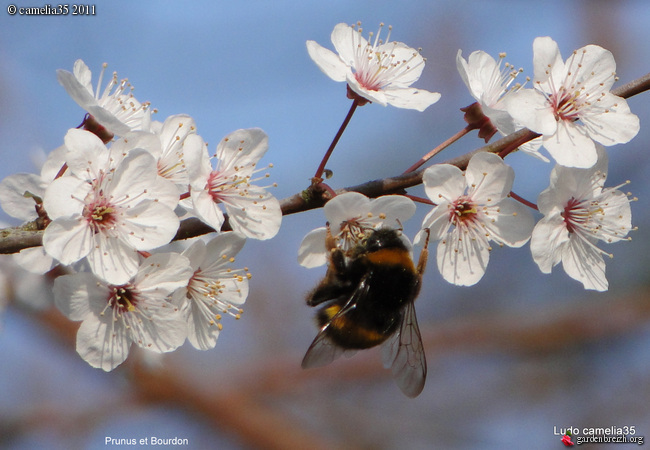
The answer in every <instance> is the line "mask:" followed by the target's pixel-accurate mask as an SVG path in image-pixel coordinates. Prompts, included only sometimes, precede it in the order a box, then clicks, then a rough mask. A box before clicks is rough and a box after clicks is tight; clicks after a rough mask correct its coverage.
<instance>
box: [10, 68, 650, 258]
mask: <svg viewBox="0 0 650 450" xmlns="http://www.w3.org/2000/svg"><path fill="white" fill-rule="evenodd" d="M649 89H650V73H648V74H646V75H644V76H642V77H641V78H638V79H636V80H633V81H631V82H629V83H627V84H625V85H623V86H620V87H618V88H616V89H613V90H612V93H613V94H615V95H618V96H620V97H623V98H630V97H632V96H634V95H637V94H640V93H642V92H645V91H647V90H649ZM535 137H537V134H536V133H533V132H532V131H530V130H528V129H526V128H524V129H521V130H519V131H517V132H515V133H512V134H510V135H508V136H506V137H504V138H502V139H499V140H498V141H495V142H493V143H492V144H488V145H485V146H483V147H480V148H478V149H476V150H474V151H472V152H469V153H467V154H465V155H462V156H459V157H457V158H454V159H451V160H448V161H445V163H446V164H453V165H455V166H457V167H459V168H461V169H465V168H466V167H467V163H468V162H469V160H470V159H471V157H472V156H474V155H475V154H476V153H479V152H492V153H499V152H500V151H502V150H504V149H506V148H510V147H511V146H512V145H513V144H514V143H517V144H518V145H521V144H522V143H525V142H527V141H529V140H531V139H534V138H535ZM423 172H424V169H420V170H417V171H414V172H409V173H404V174H402V175H397V176H394V177H388V178H383V179H379V180H373V181H368V182H366V183H362V184H359V185H356V186H350V187H347V188H343V189H338V190H336V191H335V192H336V193H337V194H341V193H343V192H350V191H354V192H360V193H362V194H364V195H366V196H368V197H378V196H380V195H386V194H395V193H403V192H404V190H405V189H407V188H410V187H413V186H416V185H418V184H421V183H422V174H423ZM326 202H327V198H323V197H314V196H309V195H305V193H304V192H302V193H299V194H295V195H292V196H290V197H287V198H284V199H282V200H280V206H281V208H282V214H283V215H289V214H295V213H298V212H303V211H308V210H310V209H315V208H320V207H322V206H323V205H325V203H326ZM230 229H231V228H230V225H229V224H228V222H227V221H226V223H224V226H222V228H221V230H222V231H227V230H230ZM212 231H214V230H213V229H212V228H210V227H208V226H207V225H205V224H203V223H201V222H200V221H199V220H198V219H188V220H184V221H183V222H182V223H181V225H180V227H179V229H178V233H177V234H176V237H175V238H174V239H175V240H177V239H188V238H191V237H196V236H201V235H203V234H206V233H209V232H212ZM42 234H43V233H42V231H25V230H24V227H20V228H7V229H4V230H0V254H6V253H16V252H18V251H20V250H22V249H24V248H29V247H36V246H39V245H42Z"/></svg>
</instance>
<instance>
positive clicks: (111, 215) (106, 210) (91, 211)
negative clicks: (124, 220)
mask: <svg viewBox="0 0 650 450" xmlns="http://www.w3.org/2000/svg"><path fill="white" fill-rule="evenodd" d="M84 217H85V218H86V221H87V222H88V224H89V226H90V228H91V229H92V230H93V232H94V233H100V232H103V231H106V230H109V229H112V228H114V227H115V224H116V223H117V212H116V209H115V208H114V207H113V206H112V205H111V204H110V203H109V202H108V201H107V200H106V199H105V198H103V197H101V198H100V199H99V200H97V201H95V202H93V203H91V204H89V205H87V206H86V207H85V208H84Z"/></svg>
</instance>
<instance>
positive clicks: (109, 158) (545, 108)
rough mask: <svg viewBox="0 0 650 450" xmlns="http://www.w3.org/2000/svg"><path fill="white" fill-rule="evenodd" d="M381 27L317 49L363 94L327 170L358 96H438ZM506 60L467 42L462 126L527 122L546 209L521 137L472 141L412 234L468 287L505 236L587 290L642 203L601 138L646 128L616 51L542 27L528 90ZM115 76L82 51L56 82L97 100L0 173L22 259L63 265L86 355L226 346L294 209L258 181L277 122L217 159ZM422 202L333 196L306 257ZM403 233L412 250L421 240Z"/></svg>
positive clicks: (356, 237) (449, 275)
mask: <svg viewBox="0 0 650 450" xmlns="http://www.w3.org/2000/svg"><path fill="white" fill-rule="evenodd" d="M382 30H383V24H382V25H381V26H380V29H379V32H377V34H376V36H375V35H373V34H372V33H370V37H369V39H365V38H364V37H363V36H362V34H363V33H362V31H363V30H362V28H361V26H360V23H358V24H355V25H353V26H350V25H347V24H338V25H336V26H335V28H334V30H333V32H332V34H331V39H332V43H333V45H334V48H335V50H336V53H335V52H333V51H331V50H329V49H326V48H325V47H322V46H321V45H319V44H317V43H316V42H314V41H307V43H306V47H307V53H308V54H309V56H310V57H311V58H312V59H313V61H314V62H315V63H316V65H317V66H318V68H319V69H320V70H321V71H322V72H323V73H325V74H326V75H327V76H329V77H330V78H331V79H333V80H334V81H337V82H345V83H346V85H347V89H346V91H347V97H348V98H350V99H352V100H353V107H352V108H351V110H350V113H349V114H348V117H347V118H346V121H344V125H343V126H342V128H341V129H340V130H339V133H338V134H337V137H336V138H335V140H334V142H333V143H332V145H331V146H330V149H329V150H328V152H327V153H326V156H325V158H324V159H323V161H322V163H321V166H320V167H321V168H322V169H323V170H325V167H324V166H325V164H326V162H327V158H328V157H329V154H331V151H332V150H333V149H334V147H335V146H336V143H337V142H338V138H340V135H341V134H342V132H343V130H344V129H345V126H347V123H348V122H349V119H350V117H351V115H352V113H353V112H354V110H355V108H356V107H357V106H363V105H365V104H368V103H377V104H380V105H383V106H386V105H392V106H395V107H398V108H407V109H414V110H418V111H424V110H426V109H427V108H428V107H429V106H431V105H433V104H434V103H436V102H437V101H438V99H439V98H440V94H439V93H437V92H430V91H427V90H424V89H417V88H414V87H412V84H413V83H415V82H416V81H418V80H419V79H420V76H421V75H422V73H423V70H424V67H425V63H426V59H425V58H424V57H423V56H422V55H421V53H420V50H416V49H414V48H411V47H409V46H408V45H406V44H404V43H402V42H397V41H391V40H390V35H391V31H392V30H391V28H390V27H389V29H388V30H389V31H388V35H387V36H386V37H385V39H381V38H380V36H381V33H382ZM373 37H374V39H373ZM504 58H505V54H501V55H499V58H498V61H497V59H495V58H493V57H492V56H490V55H488V54H487V53H485V52H483V51H476V52H473V53H471V54H470V55H469V57H468V58H467V60H465V59H464V58H463V57H462V51H460V50H459V51H458V54H457V58H456V64H457V68H458V71H459V74H460V76H461V78H462V80H463V81H464V83H465V84H466V85H467V87H468V89H469V91H470V94H471V95H472V97H473V98H474V99H475V100H476V102H475V103H473V104H472V105H470V106H469V107H467V108H463V111H465V120H467V121H468V122H469V125H468V127H467V128H466V130H468V131H469V130H471V129H479V137H481V138H483V139H485V141H486V142H487V141H488V140H489V139H490V138H491V137H492V136H493V135H494V134H496V133H497V132H499V133H501V134H503V135H509V134H511V133H514V132H516V131H518V130H522V129H525V128H527V129H528V130H530V131H531V140H530V141H529V142H524V143H521V142H517V146H518V147H517V149H519V150H521V151H522V152H524V153H528V154H531V155H533V156H535V157H536V158H537V160H533V159H531V161H532V162H533V163H536V164H542V162H546V163H548V162H550V159H549V158H548V157H547V156H546V153H548V156H550V158H552V159H553V160H554V161H555V163H556V164H555V167H554V168H551V169H550V170H549V171H550V182H549V185H548V187H547V188H546V189H544V190H543V191H542V192H541V193H540V194H539V197H538V199H537V205H535V204H533V203H530V202H528V201H525V200H523V199H521V198H520V197H519V196H518V195H516V194H515V193H514V192H513V186H514V181H515V172H514V170H513V169H512V168H511V167H510V166H508V165H507V164H506V163H505V160H504V158H505V157H506V156H507V155H508V154H509V153H510V152H511V151H514V150H515V148H510V149H507V151H505V150H504V151H502V152H501V153H500V154H494V153H488V152H477V153H475V154H474V156H472V157H471V159H469V160H468V162H467V164H466V166H463V167H462V168H459V167H457V166H455V165H451V164H435V165H432V166H430V167H428V168H426V169H425V170H423V172H422V184H423V186H424V192H425V193H426V195H427V197H428V200H426V199H419V200H424V202H425V203H428V204H430V205H432V206H433V207H432V208H431V209H430V211H428V213H427V214H426V216H425V217H424V220H423V222H422V225H421V227H420V229H421V231H420V232H419V233H418V234H417V235H416V236H415V238H414V242H415V244H416V245H417V244H419V243H421V242H423V241H424V239H425V238H424V237H425V236H426V240H427V242H429V240H430V241H431V242H432V243H433V242H438V244H437V248H436V262H437V268H438V270H439V272H440V274H441V276H442V277H443V278H444V279H445V280H446V281H448V282H449V283H453V284H455V285H460V286H468V285H473V284H476V283H477V282H479V281H480V280H481V279H482V278H483V276H484V275H485V274H486V271H487V265H488V262H489V258H490V252H491V251H492V248H493V245H498V246H499V247H503V246H507V247H523V246H524V245H526V244H527V243H530V250H531V254H532V258H533V260H534V261H535V263H536V264H537V265H538V266H539V268H540V270H541V272H543V273H549V272H551V270H552V268H553V267H554V266H556V265H558V264H560V263H561V264H562V267H563V269H564V271H565V272H566V273H567V274H568V275H569V276H570V277H571V278H573V279H575V280H577V281H579V282H581V283H582V284H583V285H584V287H585V288H587V289H594V290H598V291H603V290H606V289H607V288H608V283H607V279H606V276H605V262H604V259H603V256H604V255H607V256H611V255H610V254H609V253H605V252H604V251H603V250H601V249H600V247H599V246H598V245H599V243H600V242H605V243H614V242H618V241H621V240H627V239H629V237H628V234H629V232H630V231H631V230H633V227H632V220H631V208H630V202H631V201H632V200H634V199H633V198H630V196H629V194H627V193H624V192H623V191H621V188H622V187H623V186H624V185H625V184H626V183H622V184H619V185H618V186H614V187H605V182H606V179H607V170H608V159H607V154H606V150H605V146H612V145H614V144H619V143H625V142H628V141H629V140H631V139H632V138H633V137H634V136H635V135H636V134H637V133H638V131H639V119H638V117H637V116H636V115H634V114H633V113H632V112H631V111H630V108H629V107H628V105H627V102H626V100H625V99H623V98H621V97H618V96H616V95H614V94H613V93H612V92H611V91H610V89H611V87H612V85H613V83H614V82H615V80H616V76H615V69H616V66H615V62H614V58H613V56H612V54H611V53H610V52H609V51H607V50H605V49H603V48H601V47H599V46H597V45H587V46H585V47H583V48H581V49H578V50H576V51H574V52H573V53H572V54H571V56H570V57H569V58H568V59H567V60H563V59H562V57H561V54H560V51H559V48H558V45H557V43H555V41H553V40H552V39H551V38H549V37H539V38H537V39H535V41H534V43H533V66H534V74H533V77H532V78H531V77H528V78H526V82H525V83H523V84H521V83H515V80H516V78H517V77H518V76H519V75H520V74H521V73H522V70H520V69H515V68H514V66H512V65H510V64H508V63H506V64H505V65H503V64H502V62H503V60H504ZM105 69H106V65H104V67H103V69H102V72H101V75H100V76H99V81H98V83H97V85H96V87H95V88H93V84H92V74H91V71H90V70H89V68H88V67H87V66H86V64H85V63H84V62H83V61H81V60H78V61H76V62H75V64H74V68H73V71H72V72H68V71H65V70H59V71H58V73H57V77H58V81H59V83H60V84H61V85H62V86H63V87H64V88H65V90H66V91H67V92H68V93H69V95H70V96H71V97H72V99H73V100H74V101H75V102H76V103H77V104H78V105H79V106H80V107H82V108H83V109H84V110H85V111H86V115H85V116H84V120H83V123H82V125H80V126H79V127H77V128H73V129H70V130H68V131H67V133H66V134H65V136H64V138H63V145H61V146H60V147H59V148H56V149H54V150H53V151H52V152H50V154H49V155H48V158H47V160H46V161H45V163H44V164H43V166H42V168H41V171H40V173H39V174H15V175H11V176H9V177H7V178H5V179H4V180H2V182H0V205H1V206H2V208H3V209H4V210H5V211H6V212H7V213H8V214H9V215H11V216H13V217H16V218H18V219H21V220H23V221H29V222H33V223H36V224H37V226H38V227H39V228H40V229H42V230H43V245H42V247H37V248H28V249H24V250H22V251H21V252H20V253H19V254H17V255H16V261H17V262H18V264H20V265H21V266H23V267H25V268H27V269H28V270H30V271H31V272H34V273H41V274H42V273H45V272H48V271H50V270H52V269H53V268H54V267H55V266H64V267H65V270H66V274H65V275H62V276H59V277H58V278H57V279H56V280H55V283H54V294H55V303H56V305H57V307H58V308H59V309H60V310H61V311H62V312H63V313H64V314H65V315H66V316H67V317H68V318H70V319H71V320H77V321H82V324H81V326H80V328H79V332H78V334H77V351H78V353H79V354H80V355H81V356H82V357H83V358H84V359H85V360H86V361H87V362H88V363H89V364H90V365H92V366H93V367H97V368H101V369H103V370H106V371H109V370H112V369H114V368H115V367H117V366H118V365H119V364H121V363H122V362H123V361H125V359H126V358H127V356H128V353H129V349H130V347H131V345H132V344H135V345H137V346H139V347H142V348H145V349H149V350H152V351H154V352H157V353H163V352H169V351H171V350H174V349H176V348H178V347H179V346H180V345H182V344H183V343H184V342H185V341H186V340H188V341H189V342H190V344H191V345H192V346H194V347H196V348H198V349H203V350H205V349H210V348H212V347H214V346H215V344H216V341H217V337H218V335H219V332H220V331H221V328H222V325H221V322H220V320H221V318H222V316H223V315H224V314H225V315H231V316H234V317H235V318H239V316H240V314H241V312H242V310H241V309H240V308H241V305H242V304H243V303H244V302H245V301H246V298H247V296H248V280H249V278H250V273H249V272H248V269H247V268H235V267H234V266H233V263H234V261H235V257H236V256H237V254H238V253H239V252H240V251H241V249H242V248H243V246H244V244H245V241H246V239H247V238H251V239H257V240H266V239H270V238H272V237H274V236H275V235H276V234H277V233H278V230H279V228H280V225H281V220H282V211H281V208H280V202H279V201H278V200H277V199H276V198H275V197H274V196H273V195H272V194H271V193H270V192H269V189H268V188H269V187H270V186H271V185H269V183H268V182H266V183H262V185H260V183H258V182H260V181H262V180H266V179H267V178H268V176H269V175H268V173H264V172H265V171H266V169H267V168H268V167H271V166H268V167H264V168H258V163H259V161H260V160H261V159H262V157H263V156H264V155H265V153H266V151H267V149H268V136H267V135H266V133H264V131H262V130H261V129H257V128H252V129H240V130H236V131H234V132H232V133H230V134H228V135H227V136H226V137H224V138H223V139H222V140H221V141H220V142H219V143H218V145H217V146H216V150H215V153H214V154H213V155H212V156H211V155H210V154H209V151H208V145H207V144H206V142H205V141H204V140H203V138H202V137H201V136H200V135H199V134H198V132H197V126H196V123H195V120H194V119H193V118H192V117H190V116H189V115H186V114H177V115H172V116H169V117H167V118H166V119H165V120H162V121H157V120H153V119H152V112H153V111H154V110H153V109H152V108H151V105H150V104H149V103H148V102H140V101H138V100H137V99H136V98H135V97H134V94H133V88H132V86H131V85H130V83H129V82H128V80H126V79H124V80H118V78H117V75H116V74H113V76H112V77H111V79H110V81H109V82H108V84H107V85H106V86H105V87H103V88H102V80H103V77H104V72H105ZM528 83H530V87H527V86H526V85H527V84H528ZM542 148H543V149H544V150H545V152H546V153H543V152H542ZM431 154H434V153H431ZM427 159H428V157H425V158H423V159H422V162H424V161H426V160H427ZM213 160H214V161H213ZM419 165H420V164H418V165H416V166H413V167H419ZM321 168H319V170H318V171H317V175H316V176H315V177H314V178H312V185H311V186H310V188H309V189H307V191H305V192H306V193H307V194H309V193H310V189H311V190H312V191H314V192H325V191H327V192H329V193H330V194H334V191H333V190H332V189H331V188H329V186H327V185H325V184H323V182H322V181H323V180H322V178H321V176H320V175H321V174H322V172H323V170H321ZM412 169H413V168H412ZM410 170H411V169H409V170H407V172H408V171H410ZM413 170H414V169H413ZM312 193H313V192H312ZM308 196H309V195H307V197H308ZM415 212H416V205H415V203H414V201H413V200H412V199H411V198H409V196H404V195H384V196H380V197H377V198H374V199H370V198H368V197H366V196H365V195H362V194H360V193H357V192H347V193H344V194H339V195H335V194H334V196H333V198H332V199H331V200H330V201H329V202H327V203H326V204H325V207H324V214H325V216H326V218H327V224H328V226H327V227H320V228H317V229H315V230H313V231H311V232H309V233H308V234H307V235H306V236H305V237H304V239H303V241H302V244H301V245H300V248H299V250H298V260H299V263H300V264H301V265H303V266H305V267H317V266H321V265H324V264H326V263H327V261H328V260H329V255H328V251H330V250H331V248H332V247H331V246H328V245H326V241H329V240H330V238H333V239H334V241H335V243H336V245H337V246H338V247H339V248H340V249H341V250H342V254H343V255H349V254H350V253H349V252H351V251H353V249H355V248H356V247H357V246H358V244H359V243H360V242H362V241H363V240H364V239H365V238H366V237H368V236H369V235H370V234H371V233H372V232H373V230H376V229H378V228H386V227H389V228H400V229H401V228H402V224H403V223H404V222H405V221H407V220H408V219H410V218H411V217H412V216H413V215H414V214H415ZM540 215H541V217H539V216H540ZM536 216H537V218H536ZM192 218H194V219H195V220H196V219H198V220H199V221H201V222H203V223H204V224H206V225H207V226H209V227H211V228H212V229H214V231H215V232H216V236H214V237H212V239H204V238H203V237H201V238H197V239H195V240H194V241H190V242H186V243H185V244H183V245H181V244H177V245H169V244H170V243H171V241H172V240H175V238H176V237H177V236H178V235H179V227H180V225H181V223H182V221H183V220H185V219H192ZM400 236H401V238H402V239H403V241H404V243H405V246H406V248H409V249H410V248H412V245H413V244H412V243H411V241H410V239H409V238H408V237H407V236H405V235H404V234H403V233H402V234H400ZM328 244H329V242H328ZM179 246H181V247H183V249H182V250H178V247H179ZM175 250H178V251H175Z"/></svg>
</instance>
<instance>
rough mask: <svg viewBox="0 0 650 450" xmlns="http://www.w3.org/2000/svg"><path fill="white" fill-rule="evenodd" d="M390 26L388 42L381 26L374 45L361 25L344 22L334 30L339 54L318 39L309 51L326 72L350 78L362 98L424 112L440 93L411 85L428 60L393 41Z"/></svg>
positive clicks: (308, 48)
mask: <svg viewBox="0 0 650 450" xmlns="http://www.w3.org/2000/svg"><path fill="white" fill-rule="evenodd" d="M382 26H383V25H382ZM390 29H391V27H389V32H388V36H387V38H386V42H383V41H381V40H380V39H379V35H380V34H381V28H380V30H379V32H378V33H377V36H376V37H375V40H374V42H373V43H372V44H371V43H370V42H368V41H366V39H365V38H364V37H363V36H361V31H362V30H361V28H355V27H354V26H349V25H347V24H345V23H340V24H338V25H336V26H335V27H334V31H332V43H333V44H334V48H335V49H336V51H337V52H338V55H337V54H335V53H334V52H332V51H331V50H328V49H326V48H324V47H322V46H321V45H319V44H317V43H316V42H315V41H307V51H308V52H309V56H310V57H311V59H312V60H314V62H315V63H316V65H318V67H319V68H320V69H321V70H322V71H323V73H325V75H327V76H328V77H330V78H331V79H332V80H334V81H346V82H347V83H348V86H349V87H350V88H351V89H352V90H353V91H354V92H355V93H356V94H358V95H360V96H361V97H363V98H365V99H367V100H370V101H371V102H375V103H379V104H380V105H382V106H386V105H387V104H390V105H393V106H396V107H398V108H408V109H416V110H418V111H424V110H425V109H426V108H428V107H429V106H431V105H432V104H434V103H435V102H437V101H438V99H440V94H439V93H437V92H429V91H425V90H423V89H415V88H411V87H409V86H411V84H413V83H414V82H416V81H417V80H418V79H419V78H420V75H421V74H422V70H423V69H424V62H425V60H424V58H423V57H422V55H420V53H419V52H418V51H417V50H415V49H413V48H411V47H409V46H407V45H406V44H403V43H402V42H395V41H393V42H389V39H390ZM371 39H372V34H371Z"/></svg>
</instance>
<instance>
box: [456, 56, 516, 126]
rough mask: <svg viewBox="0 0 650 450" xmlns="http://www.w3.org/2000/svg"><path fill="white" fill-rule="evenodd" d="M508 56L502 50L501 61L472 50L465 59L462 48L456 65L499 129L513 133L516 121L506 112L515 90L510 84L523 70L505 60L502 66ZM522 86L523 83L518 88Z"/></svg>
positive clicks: (471, 92)
mask: <svg viewBox="0 0 650 450" xmlns="http://www.w3.org/2000/svg"><path fill="white" fill-rule="evenodd" d="M505 56H506V55H505V53H501V54H500V55H499V62H498V63H497V62H496V61H495V60H494V58H493V57H492V56H490V55H488V54H487V53H485V52H484V51H481V50H479V51H475V52H472V53H471V54H470V55H469V57H468V58H467V61H465V59H463V57H462V50H458V53H457V55H456V67H457V69H458V73H459V74H460V77H461V78H462V79H463V82H464V83H465V85H466V86H467V88H468V89H469V92H470V94H472V97H474V98H475V99H476V100H477V101H478V102H479V104H480V105H481V109H482V110H483V113H484V114H485V115H486V116H487V117H488V118H489V119H490V121H491V122H492V123H493V124H494V126H495V127H496V128H497V129H498V130H499V131H502V132H503V133H504V134H510V133H512V132H514V131H515V124H514V121H513V119H512V117H511V116H510V114H508V111H506V106H505V99H506V98H507V96H508V95H509V94H511V93H512V92H513V89H512V88H510V85H511V84H512V82H513V81H514V80H515V79H516V78H517V75H519V73H521V70H516V69H514V67H513V66H512V65H511V64H509V63H505V66H504V68H503V69H501V63H502V62H503V59H504V58H505ZM518 87H519V85H517V86H515V87H514V89H518Z"/></svg>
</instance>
